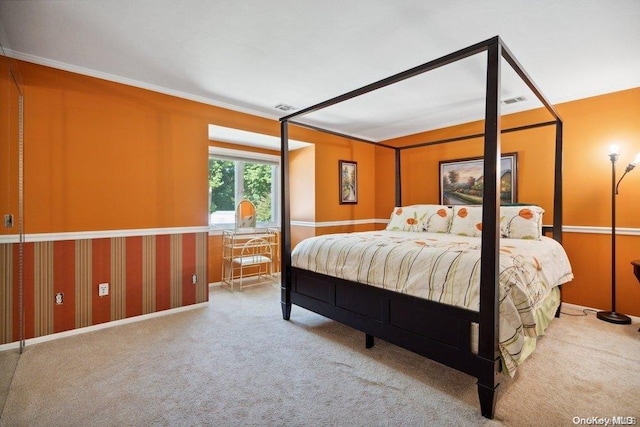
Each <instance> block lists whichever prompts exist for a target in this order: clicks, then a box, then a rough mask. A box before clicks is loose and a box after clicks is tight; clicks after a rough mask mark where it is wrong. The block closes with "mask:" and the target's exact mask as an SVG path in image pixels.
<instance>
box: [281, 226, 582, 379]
mask: <svg viewBox="0 0 640 427" xmlns="http://www.w3.org/2000/svg"><path fill="white" fill-rule="evenodd" d="M480 248H481V243H480V238H479V237H465V236H457V235H452V234H441V233H426V232H403V231H386V230H385V231H371V232H361V233H342V234H328V235H323V236H317V237H312V238H309V239H306V240H303V241H302V242H300V243H299V244H298V245H297V246H296V247H295V249H294V250H293V252H292V265H293V266H294V267H297V268H301V269H305V270H310V271H314V272H317V273H321V274H325V275H328V276H333V277H338V278H341V279H345V280H349V281H352V282H358V283H363V284H367V285H371V286H377V287H381V288H384V289H388V290H391V291H395V292H401V293H406V294H409V295H413V296H415V297H419V298H426V299H429V300H432V301H437V302H440V303H443V304H449V305H454V306H458V307H463V308H467V309H470V310H474V311H478V310H479V304H480V294H479V288H480V286H479V283H480ZM571 279H573V274H572V271H571V265H570V263H569V260H568V258H567V255H566V252H565V251H564V249H563V248H562V246H561V245H560V244H559V243H558V242H556V241H555V240H553V239H550V238H548V237H544V236H543V237H542V238H541V239H540V240H525V239H505V238H503V239H501V240H500V264H499V282H500V286H499V289H500V302H499V310H500V334H499V339H500V352H501V356H502V359H503V362H504V367H505V368H506V371H507V373H509V375H513V374H514V373H515V371H516V367H517V365H518V364H520V363H521V362H522V360H524V358H525V357H526V356H527V355H528V354H529V353H530V352H531V351H530V344H528V343H527V341H528V340H527V339H526V338H527V337H529V338H536V337H538V336H540V335H541V334H542V333H543V332H544V326H546V324H545V325H544V326H542V323H543V320H542V319H541V315H540V313H541V312H548V311H549V310H548V307H547V310H543V309H542V307H543V306H544V304H545V301H546V300H547V298H548V297H549V296H550V295H551V291H552V289H554V288H556V287H557V286H559V285H561V284H563V283H566V282H568V281H570V280H571ZM547 304H548V301H547ZM546 323H548V322H546Z"/></svg>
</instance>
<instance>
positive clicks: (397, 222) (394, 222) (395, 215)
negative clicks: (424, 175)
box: [386, 205, 452, 233]
mask: <svg viewBox="0 0 640 427" xmlns="http://www.w3.org/2000/svg"><path fill="white" fill-rule="evenodd" d="M451 214H452V210H451V208H450V207H448V206H442V205H411V206H402V207H395V208H393V212H391V218H389V223H388V224H387V228H386V229H387V230H390V231H428V232H429V233H446V232H448V231H449V223H450V220H451Z"/></svg>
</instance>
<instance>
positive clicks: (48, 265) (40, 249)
mask: <svg viewBox="0 0 640 427" xmlns="http://www.w3.org/2000/svg"><path fill="white" fill-rule="evenodd" d="M33 282H34V286H33V294H34V298H33V304H34V306H35V307H36V309H35V310H34V319H33V324H34V331H33V333H34V335H35V336H36V337H40V336H43V335H49V334H52V333H53V304H51V296H52V295H53V242H37V243H34V244H33Z"/></svg>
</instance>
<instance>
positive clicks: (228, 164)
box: [209, 159, 273, 222]
mask: <svg viewBox="0 0 640 427" xmlns="http://www.w3.org/2000/svg"><path fill="white" fill-rule="evenodd" d="M237 167H243V194H242V197H243V198H246V199H249V200H251V201H252V202H253V204H254V205H255V206H256V216H257V219H258V222H270V221H271V220H272V218H271V203H272V182H271V176H272V173H271V171H272V169H273V166H272V165H270V164H265V163H249V162H240V161H236V162H234V161H230V160H217V159H210V160H209V185H210V187H211V203H210V208H209V210H210V213H213V212H216V211H234V210H235V207H236V204H237V202H239V201H240V200H236V195H235V188H236V185H235V177H236V168H237Z"/></svg>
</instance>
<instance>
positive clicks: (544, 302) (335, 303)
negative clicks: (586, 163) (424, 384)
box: [280, 37, 571, 418]
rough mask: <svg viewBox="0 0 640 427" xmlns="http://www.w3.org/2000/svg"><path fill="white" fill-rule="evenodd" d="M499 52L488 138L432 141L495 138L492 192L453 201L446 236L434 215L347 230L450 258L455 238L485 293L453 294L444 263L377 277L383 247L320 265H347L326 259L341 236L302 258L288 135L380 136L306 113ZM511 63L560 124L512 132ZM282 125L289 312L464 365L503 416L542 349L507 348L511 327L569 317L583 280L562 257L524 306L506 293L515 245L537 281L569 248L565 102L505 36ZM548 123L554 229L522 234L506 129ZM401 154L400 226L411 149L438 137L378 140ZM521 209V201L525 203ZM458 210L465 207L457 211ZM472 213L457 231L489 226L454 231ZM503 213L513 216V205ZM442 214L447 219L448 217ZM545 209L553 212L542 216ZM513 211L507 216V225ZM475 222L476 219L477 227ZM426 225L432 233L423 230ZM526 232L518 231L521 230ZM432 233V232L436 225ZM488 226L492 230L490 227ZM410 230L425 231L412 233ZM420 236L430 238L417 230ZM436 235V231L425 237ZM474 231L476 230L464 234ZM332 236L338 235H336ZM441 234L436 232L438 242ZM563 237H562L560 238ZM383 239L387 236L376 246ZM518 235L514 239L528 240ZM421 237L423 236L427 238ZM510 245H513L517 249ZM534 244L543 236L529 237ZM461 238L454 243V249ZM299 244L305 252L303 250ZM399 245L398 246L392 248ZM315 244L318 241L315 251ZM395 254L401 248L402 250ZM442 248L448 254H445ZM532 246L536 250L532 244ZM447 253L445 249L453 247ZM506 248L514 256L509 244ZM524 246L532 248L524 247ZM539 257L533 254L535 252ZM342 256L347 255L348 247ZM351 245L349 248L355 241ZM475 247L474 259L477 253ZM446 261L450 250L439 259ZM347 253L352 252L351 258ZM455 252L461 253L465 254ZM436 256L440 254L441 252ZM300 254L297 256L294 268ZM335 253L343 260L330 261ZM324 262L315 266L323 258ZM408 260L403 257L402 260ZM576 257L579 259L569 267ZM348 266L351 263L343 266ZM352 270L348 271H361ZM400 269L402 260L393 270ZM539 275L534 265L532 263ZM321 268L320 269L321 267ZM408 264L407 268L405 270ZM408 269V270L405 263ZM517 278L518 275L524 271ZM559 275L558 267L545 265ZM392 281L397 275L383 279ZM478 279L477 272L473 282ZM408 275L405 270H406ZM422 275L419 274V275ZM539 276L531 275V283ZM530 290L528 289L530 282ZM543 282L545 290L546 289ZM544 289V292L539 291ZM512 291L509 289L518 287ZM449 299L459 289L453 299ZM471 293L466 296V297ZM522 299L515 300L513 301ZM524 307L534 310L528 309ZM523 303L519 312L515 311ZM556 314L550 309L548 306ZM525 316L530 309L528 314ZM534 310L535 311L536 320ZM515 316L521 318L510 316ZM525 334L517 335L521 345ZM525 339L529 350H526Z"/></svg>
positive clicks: (489, 154) (491, 59) (488, 166)
mask: <svg viewBox="0 0 640 427" xmlns="http://www.w3.org/2000/svg"><path fill="white" fill-rule="evenodd" d="M485 51H486V52H487V74H486V88H487V90H486V101H485V121H484V123H485V125H484V133H483V134H482V135H469V136H467V137H459V138H452V139H448V140H442V141H431V142H428V143H426V144H439V143H448V142H452V141H460V140H464V139H465V138H477V137H478V136H483V137H484V156H483V157H484V166H483V167H484V175H483V179H484V192H483V198H482V205H481V206H475V207H471V206H468V207H467V206H462V207H461V206H458V207H457V208H456V207H453V208H450V209H451V215H452V218H451V221H450V222H449V223H448V225H447V231H446V232H442V231H441V232H439V233H438V232H433V230H429V225H428V224H425V223H424V222H416V223H414V222H413V221H411V225H412V226H416V228H418V230H410V231H406V230H394V229H393V225H391V226H387V230H385V231H384V232H376V233H377V234H378V236H374V235H375V234H376V233H373V234H374V235H371V236H369V235H352V236H350V237H345V236H343V237H344V238H346V239H347V242H348V243H347V245H351V246H350V247H352V248H353V247H355V246H357V244H355V243H354V241H351V243H349V239H352V240H353V239H355V241H358V240H360V239H364V240H365V241H367V240H368V239H377V240H371V241H368V242H367V243H364V246H368V247H375V246H376V245H380V243H381V242H387V243H384V244H383V245H382V246H377V248H378V249H380V250H382V247H383V246H384V247H386V246H388V245H389V244H390V243H389V242H390V241H392V240H394V239H395V240H396V241H397V242H396V243H398V244H399V245H400V246H402V245H405V246H406V245H408V246H420V248H417V250H418V252H432V256H434V255H433V254H434V253H435V254H438V253H439V254H440V256H444V257H447V256H451V254H453V253H454V252H455V249H452V248H451V246H450V245H454V246H456V245H457V247H458V249H459V250H461V251H462V252H464V253H465V254H466V255H468V256H469V257H471V258H472V259H471V258H470V259H471V260H470V261H468V262H470V263H471V264H468V265H472V267H468V266H467V267H464V268H462V267H461V270H460V271H463V270H464V269H467V271H468V273H467V280H468V281H469V282H473V283H475V290H473V291H472V293H471V294H469V295H467V296H466V297H465V296H464V292H463V296H462V297H460V295H459V294H450V295H449V294H447V292H449V291H448V290H446V286H445V282H446V279H443V277H442V274H441V272H442V271H447V269H446V268H445V269H444V270H442V269H440V268H432V269H431V270H429V268H428V267H427V269H426V270H425V271H422V272H421V273H416V272H414V271H413V270H411V269H409V270H407V271H408V272H409V273H410V274H407V272H406V271H405V276H406V277H405V278H406V279H408V281H404V282H400V281H396V279H389V280H387V281H385V279H383V280H382V282H381V283H376V280H377V279H374V278H373V277H379V271H378V273H376V274H370V273H371V270H372V269H373V270H376V269H378V270H379V267H376V265H377V264H376V261H374V260H373V258H371V263H369V262H368V261H367V262H366V263H363V262H361V261H362V260H363V259H364V257H365V256H369V255H371V251H369V252H367V251H366V250H365V251H364V252H363V253H361V254H360V255H358V260H359V261H358V262H356V265H357V266H359V267H356V274H355V276H354V275H348V274H338V273H337V272H336V271H329V270H327V269H324V270H323V269H322V268H319V266H318V264H316V263H315V262H313V263H312V262H310V261H309V260H310V259H311V258H314V257H316V258H318V260H319V264H322V263H323V262H324V263H325V265H333V264H335V265H338V263H337V262H334V261H335V259H336V258H331V257H336V255H335V254H329V252H328V251H327V253H326V254H325V255H323V256H324V257H325V258H324V261H322V259H321V257H320V256H319V253H320V252H319V249H321V250H324V249H323V248H324V247H329V246H332V245H335V244H338V243H336V242H337V241H338V239H337V236H333V237H323V238H318V239H314V240H312V241H305V242H304V243H300V244H299V245H298V246H297V247H296V252H295V253H293V254H292V250H291V228H290V227H291V226H290V201H289V195H288V194H289V193H288V188H289V153H288V135H289V125H296V126H302V127H307V128H312V129H315V130H319V131H324V132H328V133H332V134H338V135H341V136H345V137H348V138H350V139H353V140H358V141H361V142H363V143H372V142H371V141H367V140H363V139H361V138H358V137H353V136H350V135H346V134H340V133H338V132H336V131H334V130H326V129H322V128H319V127H317V126H312V125H309V124H308V123H305V122H304V121H300V120H299V117H301V116H304V115H305V114H308V113H310V112H314V111H318V110H320V109H323V108H326V107H328V106H331V105H335V104H337V103H340V102H343V101H345V100H349V99H352V98H354V97H357V96H360V95H362V94H365V93H369V92H371V91H374V90H377V89H380V88H383V87H386V86H388V85H391V84H394V83H397V82H400V81H402V80H404V79H407V78H410V77H413V76H416V75H419V74H422V73H426V72H429V71H430V70H433V69H436V68H439V67H441V66H443V65H446V64H449V63H451V62H455V61H457V60H461V59H464V58H467V57H469V56H471V55H474V54H476V53H478V52H485ZM501 59H505V60H506V62H507V63H508V64H509V65H510V66H511V67H512V68H513V70H515V71H516V73H517V74H518V76H520V77H521V78H522V80H523V81H524V82H525V83H526V85H527V86H528V87H529V88H530V89H531V91H532V92H533V93H534V94H535V95H536V96H537V97H538V99H539V100H540V101H541V102H542V104H543V105H544V107H545V108H546V109H547V111H548V112H549V113H550V114H551V115H552V116H553V117H554V120H553V121H549V122H541V123H535V124H530V125H526V126H521V127H518V128H511V129H501V128H500V102H499V99H500V68H501ZM280 121H281V171H282V176H281V183H282V227H281V246H282V248H281V249H282V258H281V262H282V269H281V274H282V277H281V308H282V315H283V318H284V319H286V320H288V319H290V316H291V308H292V305H297V306H300V307H303V308H306V309H309V310H311V311H314V312H316V313H319V314H321V315H323V316H326V317H328V318H330V319H333V320H336V321H339V322H341V323H344V324H346V325H348V326H351V327H353V328H355V329H358V330H360V331H363V332H364V334H365V345H366V346H367V348H370V347H373V345H374V338H375V337H378V338H380V339H383V340H385V341H388V342H390V343H393V344H395V345H398V346H401V347H403V348H406V349H408V350H411V351H413V352H416V353H418V354H420V355H423V356H425V357H428V358H430V359H432V360H435V361H437V362H440V363H442V364H444V365H447V366H449V367H452V368H455V369H458V370H460V371H462V372H465V373H467V374H469V375H472V376H475V377H476V378H477V380H478V381H477V385H478V396H479V401H480V409H481V412H482V415H483V416H485V417H487V418H493V417H494V414H495V406H496V397H497V390H498V387H499V385H500V375H502V373H507V374H510V375H511V374H512V373H513V372H514V370H515V369H516V367H517V365H518V364H519V363H520V361H521V360H520V359H524V358H526V353H530V351H531V347H530V345H529V344H527V343H526V342H524V341H526V340H525V339H524V338H523V341H522V342H521V343H516V345H515V347H514V346H513V345H507V344H508V343H507V342H506V341H508V336H507V335H509V334H508V332H509V328H513V330H515V331H517V332H518V333H517V334H515V333H514V334H511V335H514V336H516V335H517V336H518V337H519V336H520V335H522V336H523V337H525V336H530V338H532V339H534V340H535V337H536V336H538V335H539V334H541V333H543V332H544V331H543V329H544V328H543V327H542V330H537V329H536V328H540V326H539V324H541V323H544V322H542V321H540V320H539V318H542V317H549V313H555V314H556V315H558V313H559V304H560V296H559V285H561V284H562V283H565V282H566V281H568V280H570V279H571V273H570V268H569V269H568V270H567V265H564V264H563V263H561V264H560V265H559V266H558V265H556V266H555V267H552V270H553V269H556V270H557V272H555V273H554V275H550V276H549V277H548V278H547V279H545V283H544V286H542V287H540V288H539V289H538V290H535V289H534V294H535V295H534V298H533V300H530V299H528V298H529V297H527V299H524V298H523V299H520V300H518V299H516V300H515V302H514V301H512V302H509V303H504V301H503V297H504V295H505V290H507V289H508V288H509V287H512V288H516V289H517V288H518V286H519V285H517V284H515V282H513V281H512V282H509V281H504V280H503V281H502V282H501V276H502V277H503V278H504V276H505V268H506V267H505V263H508V262H511V265H512V266H513V265H515V264H514V258H513V257H511V258H509V256H508V255H509V254H508V251H512V252H516V253H517V254H518V255H519V256H520V257H523V256H524V257H527V259H528V260H529V261H528V263H527V264H526V266H524V267H523V265H520V270H519V271H518V272H517V274H520V275H522V276H525V277H527V275H528V274H531V275H530V277H529V278H531V277H534V278H536V277H537V276H536V274H537V273H538V272H539V271H541V270H539V268H542V267H543V265H544V266H545V267H546V265H548V264H549V265H550V264H551V263H550V262H547V257H549V256H551V258H554V257H555V258H557V257H558V256H554V255H550V254H554V253H555V252H554V251H558V253H563V251H562V248H561V243H562V120H561V119H560V117H559V115H558V114H557V113H556V112H555V110H554V108H553V107H552V106H551V104H549V102H548V101H547V100H546V99H545V98H544V96H543V95H542V93H541V92H540V90H539V89H538V88H537V86H536V85H535V84H534V83H533V81H532V80H531V79H530V78H529V76H528V75H527V73H526V72H525V71H524V69H523V68H522V67H521V66H520V64H519V63H518V61H517V60H516V59H515V57H514V56H513V55H512V54H511V52H510V51H509V50H508V49H507V48H506V46H505V45H504V43H503V42H502V40H501V39H500V38H499V37H494V38H491V39H489V40H486V41H483V42H480V43H477V44H475V45H472V46H469V47H467V48H465V49H461V50H459V51H457V52H454V53H452V54H449V55H446V56H443V57H441V58H438V59H436V60H433V61H430V62H428V63H425V64H423V65H421V66H418V67H415V68H412V69H410V70H407V71H405V72H403V73H399V74H396V75H394V76H391V77H389V78H387V79H383V80H380V81H378V82H375V83H372V84H370V85H367V86H364V87H362V88H360V89H356V90H354V91H351V92H348V93H346V94H344V95H341V96H338V97H335V98H332V99H330V100H327V101H325V102H322V103H319V104H316V105H314V106H312V107H308V108H306V109H303V110H300V111H298V112H296V113H293V114H290V115H288V116H285V117H283V118H282V119H280ZM538 126H555V129H556V132H555V136H556V137H555V150H554V153H555V159H554V165H553V170H554V188H553V195H554V197H553V224H552V225H551V226H550V227H545V228H544V230H543V227H542V223H541V220H537V221H536V222H535V227H536V229H537V230H539V231H537V232H536V233H539V236H536V238H535V239H527V238H517V237H513V236H509V235H508V232H509V230H507V229H506V228H505V227H506V225H505V223H503V221H504V216H505V215H504V209H505V208H502V207H501V206H500V198H499V195H500V179H499V178H500V167H499V161H498V159H499V158H500V153H501V151H500V134H501V133H504V132H514V131H519V130H523V129H529V128H532V127H538ZM376 144H377V145H378V146H383V147H386V148H388V149H391V150H394V151H395V192H396V194H395V201H396V203H395V204H396V208H395V209H394V213H392V215H391V218H390V224H392V223H393V219H394V218H393V215H394V214H398V209H400V210H401V213H402V212H403V211H404V210H405V209H407V208H408V207H403V204H402V182H401V178H400V177H401V175H400V169H401V152H402V151H403V150H410V149H412V148H416V147H419V146H424V145H426V144H416V145H413V146H404V147H393V146H386V145H384V144H380V143H376ZM425 206H429V207H428V208H425V209H435V211H436V212H437V211H438V210H439V209H443V208H446V209H449V207H437V209H436V206H434V205H425ZM514 208H515V209H516V211H518V212H519V210H518V207H514ZM455 209H458V211H455ZM460 209H465V210H466V211H465V214H464V215H458V216H460V217H463V218H466V221H461V222H460V223H459V224H457V225H456V226H457V227H463V228H464V227H468V226H469V224H471V226H474V225H477V224H478V223H479V224H481V229H477V228H476V231H471V232H458V231H459V228H456V227H454V221H453V220H454V219H455V218H456V214H457V213H460V211H459V210H460ZM527 209H533V210H535V207H533V206H528V207H527ZM501 210H502V211H503V212H501ZM438 216H439V215H438ZM539 217H541V214H540V216H539ZM470 218H477V220H476V221H471V222H470V221H469V219H470ZM501 218H502V221H501ZM466 223H469V224H466ZM420 228H421V229H420ZM516 228H517V227H516ZM424 230H427V231H426V232H425V231H424ZM480 230H481V231H480ZM543 231H544V232H545V233H546V234H549V235H551V236H552V239H549V238H547V237H545V236H543V235H542V234H543ZM408 233H413V234H415V235H414V236H407V234H408ZM417 233H420V234H417ZM423 233H424V234H423ZM461 234H466V236H461ZM326 239H334V240H335V241H331V240H329V243H327V240H326ZM427 239H433V240H427ZM526 240H531V241H535V242H544V243H542V245H543V246H544V245H547V246H546V249H542V253H536V254H535V255H531V254H529V253H528V252H526V250H525V249H522V248H520V246H521V244H523V245H524V243H522V242H525V241H526ZM551 240H553V243H551ZM374 241H377V242H378V243H372V242H374ZM516 241H517V243H514V242H516ZM416 242H421V243H416ZM505 242H507V243H510V244H509V245H506V246H507V247H505ZM529 243H531V242H529ZM447 245H449V246H448V247H446V248H445V246H447ZM298 247H299V248H298ZM389 247H391V246H389ZM305 248H306V249H308V250H306V251H305ZM394 250H395V249H394ZM439 250H440V252H438V251H439ZM527 250H528V249H527ZM443 251H444V252H443ZM505 251H506V252H505ZM521 251H524V252H521ZM525 252H526V253H527V255H523V254H524V253H525ZM338 253H340V252H339V251H338ZM343 253H344V249H343ZM466 255H465V256H466ZM435 256H436V257H437V256H438V255H435ZM342 258H345V257H344V256H343V257H342ZM454 258H455V256H454ZM431 259H432V260H433V258H431ZM294 260H295V264H294ZM327 260H332V261H330V262H329V261H327ZM421 263H423V264H425V265H427V266H428V265H433V261H424V260H423V261H421ZM312 264H313V265H312ZM401 264H402V263H401ZM567 264H568V263H567ZM343 265H345V264H343ZM349 268H351V267H345V269H349ZM393 268H395V269H396V270H398V269H400V267H393ZM528 269H530V273H528V272H527V271H529V270H528ZM314 270H315V271H314ZM405 270H406V268H405ZM398 271H399V270H398ZM425 274H426V275H427V276H429V275H430V274H432V275H433V280H431V281H427V282H425V281H424V280H416V278H419V277H421V276H422V277H424V275H425ZM517 274H516V275H517ZM544 274H545V275H546V274H547V273H546V272H545V273H544ZM383 277H386V276H384V275H383ZM470 277H473V279H472V280H471V279H470ZM396 278H397V276H396ZM412 280H413V282H412ZM527 280H528V279H525V282H526V281H527ZM412 287H413V288H422V291H424V290H425V289H426V290H427V293H429V292H430V293H431V294H432V295H431V296H434V294H438V293H440V296H438V295H436V297H435V298H432V299H428V298H426V297H425V295H423V294H420V292H415V293H414V292H408V290H410V289H411V288H412ZM524 287H525V288H526V287H527V286H526V285H525V286H524ZM534 288H535V286H534ZM536 292H537V293H536ZM507 293H509V292H507ZM442 295H449V296H444V297H443V296H442ZM460 301H462V303H461V304H460V303H459V302H460ZM509 305H510V306H509ZM523 305H525V306H527V307H526V308H525V309H524V310H523ZM504 310H507V311H510V312H511V314H510V315H511V316H512V317H518V318H520V320H518V321H519V322H521V324H520V326H518V325H517V322H516V323H514V324H510V323H509V322H506V323H505V321H504V320H503V319H502V318H501V311H504ZM514 310H515V315H514ZM542 312H544V313H545V314H544V315H543V314H541V313H542ZM520 314H523V316H520ZM527 316H529V317H527ZM507 317H509V315H507ZM518 340H519V338H518V339H516V341H518ZM518 346H520V349H519V350H518Z"/></svg>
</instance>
